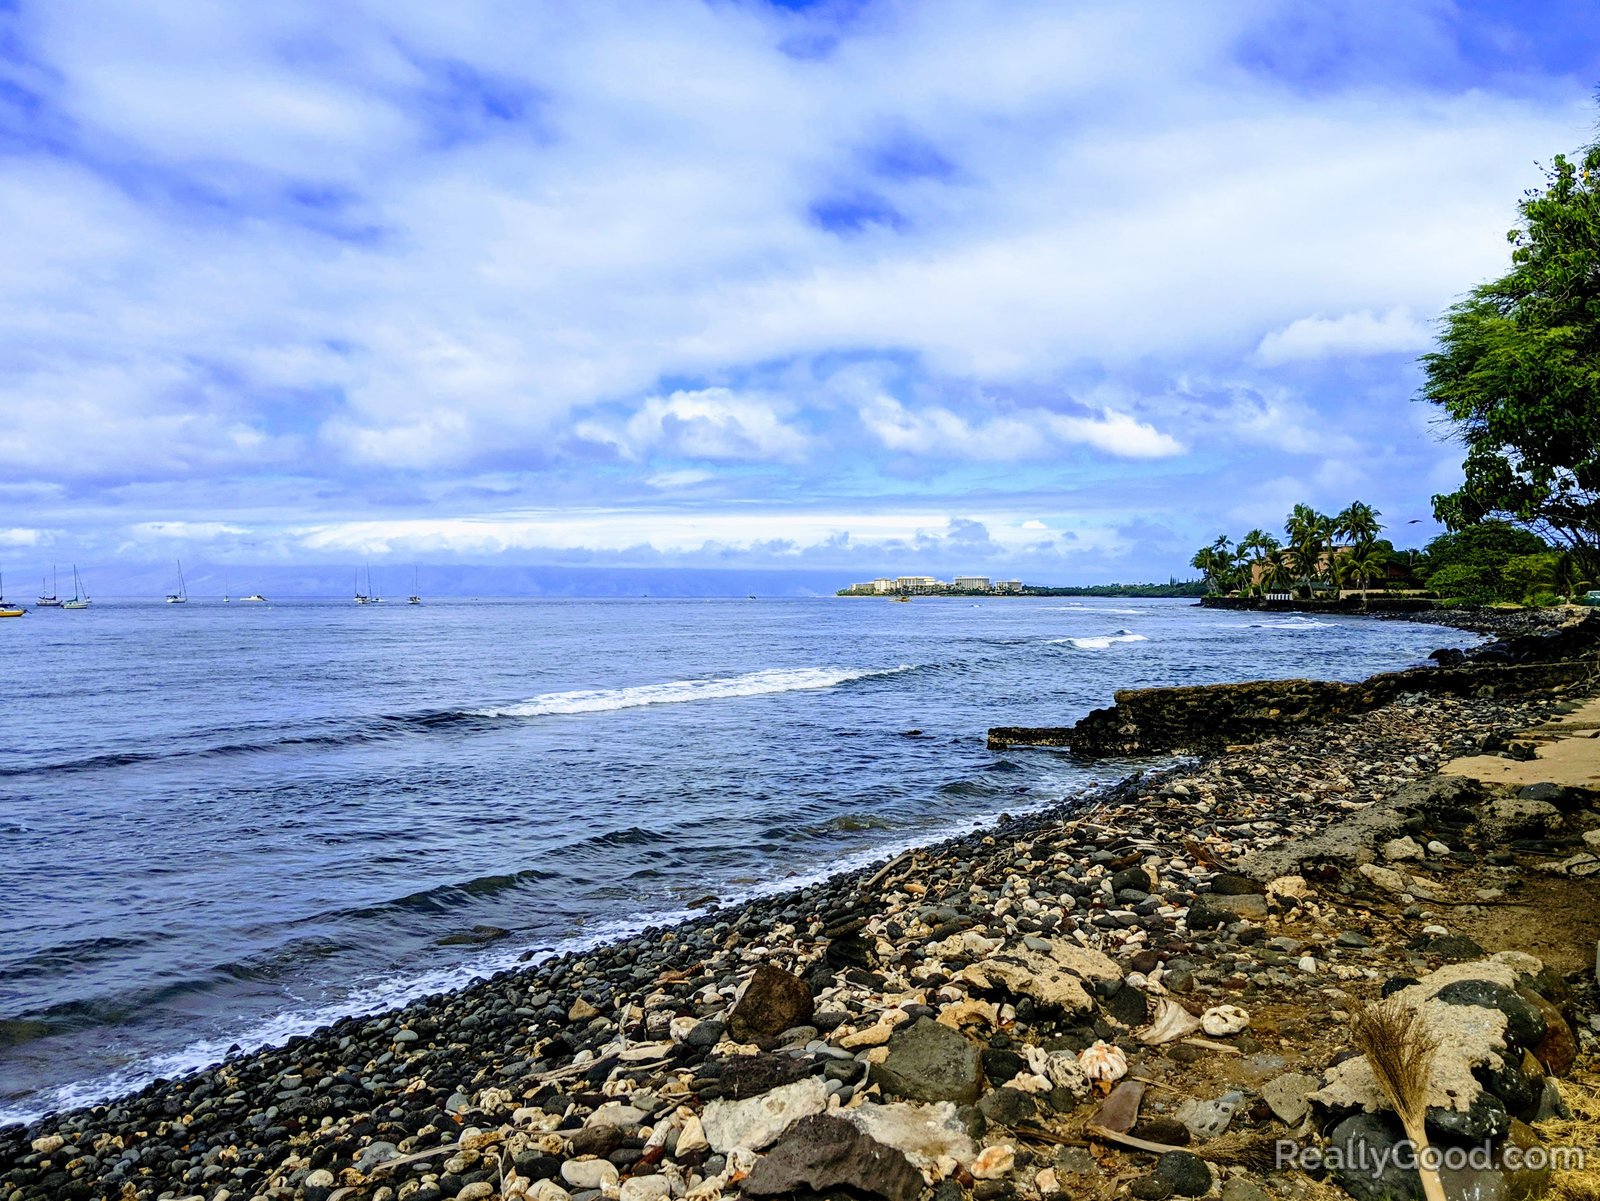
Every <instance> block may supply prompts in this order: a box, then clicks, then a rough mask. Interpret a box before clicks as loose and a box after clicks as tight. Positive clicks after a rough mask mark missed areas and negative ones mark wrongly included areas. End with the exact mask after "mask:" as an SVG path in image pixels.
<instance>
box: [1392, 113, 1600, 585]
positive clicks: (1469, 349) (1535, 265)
mask: <svg viewBox="0 0 1600 1201" xmlns="http://www.w3.org/2000/svg"><path fill="white" fill-rule="evenodd" d="M1517 208H1518V211H1519V213H1520V214H1521V222H1520V225H1519V226H1518V228H1516V229H1513V230H1512V231H1511V232H1510V234H1509V235H1507V236H1508V238H1509V240H1510V242H1511V246H1512V251H1511V269H1510V270H1509V271H1508V272H1506V274H1505V275H1503V276H1501V277H1500V278H1499V279H1496V280H1492V281H1490V282H1488V283H1485V284H1480V285H1479V286H1478V287H1476V288H1474V289H1473V290H1472V292H1471V293H1470V294H1469V295H1468V296H1467V297H1466V299H1464V300H1462V301H1460V302H1459V303H1457V304H1455V305H1453V306H1451V308H1450V309H1449V310H1448V311H1447V312H1446V313H1445V317H1444V328H1443V332H1442V333H1441V334H1440V336H1439V345H1438V349H1437V350H1435V351H1433V352H1432V353H1430V354H1426V355H1424V356H1423V357H1422V364H1423V368H1424V371H1425V373H1426V375H1425V380H1424V383H1423V386H1422V390H1421V393H1420V398H1421V399H1423V400H1426V401H1428V402H1429V403H1431V404H1435V405H1438V406H1439V407H1440V409H1441V410H1443V412H1444V414H1445V417H1446V418H1447V419H1448V421H1449V422H1450V423H1451V426H1452V432H1453V434H1454V436H1456V437H1457V438H1459V439H1460V440H1461V441H1462V442H1463V443H1464V444H1465V446H1466V450H1467V453H1466V461H1465V463H1464V465H1463V466H1464V469H1465V474H1466V478H1465V481H1464V482H1463V484H1462V486H1461V487H1460V488H1458V489H1457V490H1456V491H1454V492H1450V493H1445V494H1443V495H1439V496H1435V497H1434V498H1433V509H1434V515H1435V516H1436V517H1437V518H1438V519H1439V520H1440V521H1442V522H1443V523H1444V524H1445V525H1446V527H1448V528H1449V529H1451V530H1461V529H1465V528H1466V527H1468V526H1471V525H1473V524H1475V523H1477V522H1480V521H1483V520H1484V519H1486V518H1496V517H1498V518H1503V519H1505V520H1508V521H1513V522H1516V523H1518V524H1519V525H1523V526H1526V527H1527V528H1529V529H1532V530H1534V531H1536V532H1538V533H1540V534H1542V535H1544V536H1545V537H1547V538H1550V539H1551V540H1553V541H1555V542H1558V543H1560V544H1561V545H1563V546H1565V547H1566V548H1567V549H1568V550H1570V551H1571V553H1572V554H1573V556H1574V557H1575V558H1576V559H1577V560H1578V563H1579V566H1580V568H1581V569H1582V571H1583V572H1584V573H1585V574H1588V575H1591V576H1593V575H1595V574H1596V573H1597V569H1600V141H1596V142H1594V143H1591V144H1590V145H1588V146H1586V147H1584V148H1583V149H1582V150H1580V151H1579V152H1578V153H1577V156H1576V160H1575V161H1574V160H1569V159H1568V158H1567V157H1566V156H1565V155H1557V156H1556V157H1555V160H1554V162H1553V164H1552V165H1551V166H1550V168H1549V169H1548V170H1547V171H1546V172H1545V184H1544V187H1542V188H1536V189H1532V190H1530V191H1528V192H1527V193H1525V194H1524V196H1523V198H1522V200H1521V201H1520V202H1519V203H1518V206H1517Z"/></svg>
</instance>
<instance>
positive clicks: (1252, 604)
mask: <svg viewBox="0 0 1600 1201" xmlns="http://www.w3.org/2000/svg"><path fill="white" fill-rule="evenodd" d="M1200 607H1201V608H1203V609H1234V610H1246V611H1249V612H1252V613H1355V614H1360V613H1428V612H1432V611H1433V610H1435V609H1437V608H1438V607H1439V604H1438V602H1437V601H1435V600H1431V599H1429V598H1428V597H1425V596H1384V595H1382V594H1381V593H1380V594H1378V595H1375V596H1370V597H1368V598H1367V599H1366V601H1365V602H1363V601H1362V600H1361V598H1360V597H1355V596H1351V597H1346V598H1345V599H1343V600H1326V601H1311V600H1286V601H1282V600H1265V599H1263V598H1262V597H1259V596H1203V597H1201V598H1200Z"/></svg>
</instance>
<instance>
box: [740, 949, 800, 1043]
mask: <svg viewBox="0 0 1600 1201" xmlns="http://www.w3.org/2000/svg"><path fill="white" fill-rule="evenodd" d="M815 1012H816V1003H815V1001H813V1000H812V997H811V989H810V988H809V987H808V986H807V985H806V982H805V981H804V980H802V979H800V977H798V976H796V975H794V974H793V973H792V972H786V971H784V970H783V969H782V968H781V967H775V966H774V965H772V964H770V963H763V964H762V965H761V966H759V967H758V968H756V971H755V975H754V976H752V977H751V978H750V983H749V985H748V986H747V987H746V988H745V990H744V995H743V996H742V997H740V998H739V1003H738V1004H737V1005H735V1006H734V1007H733V1012H732V1013H730V1014H729V1015H728V1032H729V1033H730V1034H732V1035H733V1037H734V1038H735V1039H736V1040H737V1041H739V1042H743V1043H749V1042H759V1041H762V1040H765V1039H773V1038H777V1037H778V1035H780V1034H782V1033H783V1032H784V1031H785V1030H788V1029H790V1028H791V1027H793V1026H804V1025H805V1024H806V1023H808V1022H809V1021H810V1020H811V1017H812V1015H813V1014H814V1013H815Z"/></svg>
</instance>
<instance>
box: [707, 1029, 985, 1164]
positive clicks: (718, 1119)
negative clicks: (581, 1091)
mask: <svg viewBox="0 0 1600 1201" xmlns="http://www.w3.org/2000/svg"><path fill="white" fill-rule="evenodd" d="M940 1029H941V1030H942V1029H944V1027H942V1026H941V1027H940ZM957 1037H960V1036H959V1035H958V1036H957ZM827 1104H828V1089H827V1085H826V1084H824V1083H823V1081H822V1079H821V1078H820V1077H816V1076H811V1077H808V1078H806V1079H805V1080H797V1081H795V1083H793V1084H785V1085H783V1086H782V1087H781V1088H775V1089H773V1090H772V1091H771V1092H770V1093H763V1094H762V1095H761V1096H759V1097H749V1098H747V1099H745V1100H743V1101H712V1102H710V1103H709V1104H708V1105H707V1106H706V1108H705V1112H704V1113H702V1114H701V1115H700V1124H701V1127H702V1128H703V1129H704V1131H705V1136H706V1141H707V1142H709V1143H710V1144H711V1149H712V1150H713V1151H716V1152H717V1153H718V1154H721V1155H726V1154H727V1153H728V1152H729V1151H731V1150H733V1149H734V1148H735V1147H743V1148H745V1149H746V1150H749V1151H760V1150H761V1149H762V1148H763V1147H768V1146H771V1145H772V1143H773V1142H774V1141H775V1140H776V1139H777V1138H778V1136H779V1135H780V1134H782V1133H783V1132H784V1131H785V1130H787V1129H788V1128H789V1127H790V1126H792V1125H793V1124H794V1123H795V1122H797V1121H799V1120H800V1119H801V1118H804V1117H810V1116H811V1115H812V1114H818V1113H821V1112H822V1111H823V1110H824V1109H825V1108H826V1107H827Z"/></svg>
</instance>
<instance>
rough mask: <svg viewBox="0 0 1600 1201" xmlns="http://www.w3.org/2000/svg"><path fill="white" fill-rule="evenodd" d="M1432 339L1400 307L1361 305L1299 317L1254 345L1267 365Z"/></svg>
mask: <svg viewBox="0 0 1600 1201" xmlns="http://www.w3.org/2000/svg"><path fill="white" fill-rule="evenodd" d="M1432 341H1433V336H1432V334H1430V333H1429V332H1428V328H1427V327H1426V326H1425V325H1423V324H1422V323H1421V322H1420V321H1418V320H1416V318H1414V317H1413V316H1412V315H1411V314H1410V313H1409V312H1407V311H1406V310H1405V309H1403V308H1394V309H1390V310H1388V311H1387V312H1385V313H1373V312H1372V311H1371V310H1370V309H1362V310H1361V311H1360V312H1358V313H1345V314H1344V315H1343V316H1340V317H1322V316H1315V317H1301V318H1300V319H1299V320H1298V321H1292V322H1290V323H1289V324H1288V325H1286V326H1284V327H1283V328H1282V329H1275V330H1273V331H1272V332H1271V333H1269V334H1267V336H1266V337H1264V338H1262V339H1261V344H1260V345H1259V346H1257V347H1256V353H1255V359H1256V362H1258V363H1260V364H1262V365H1263V366H1266V367H1276V366H1278V365H1280V364H1283V363H1293V362H1297V361H1300V360H1303V359H1327V358H1332V357H1334V356H1335V355H1352V356H1354V355H1372V354H1395V353H1399V352H1406V351H1418V350H1423V349H1425V348H1426V347H1427V346H1429V345H1430V344H1431V343H1432Z"/></svg>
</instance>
